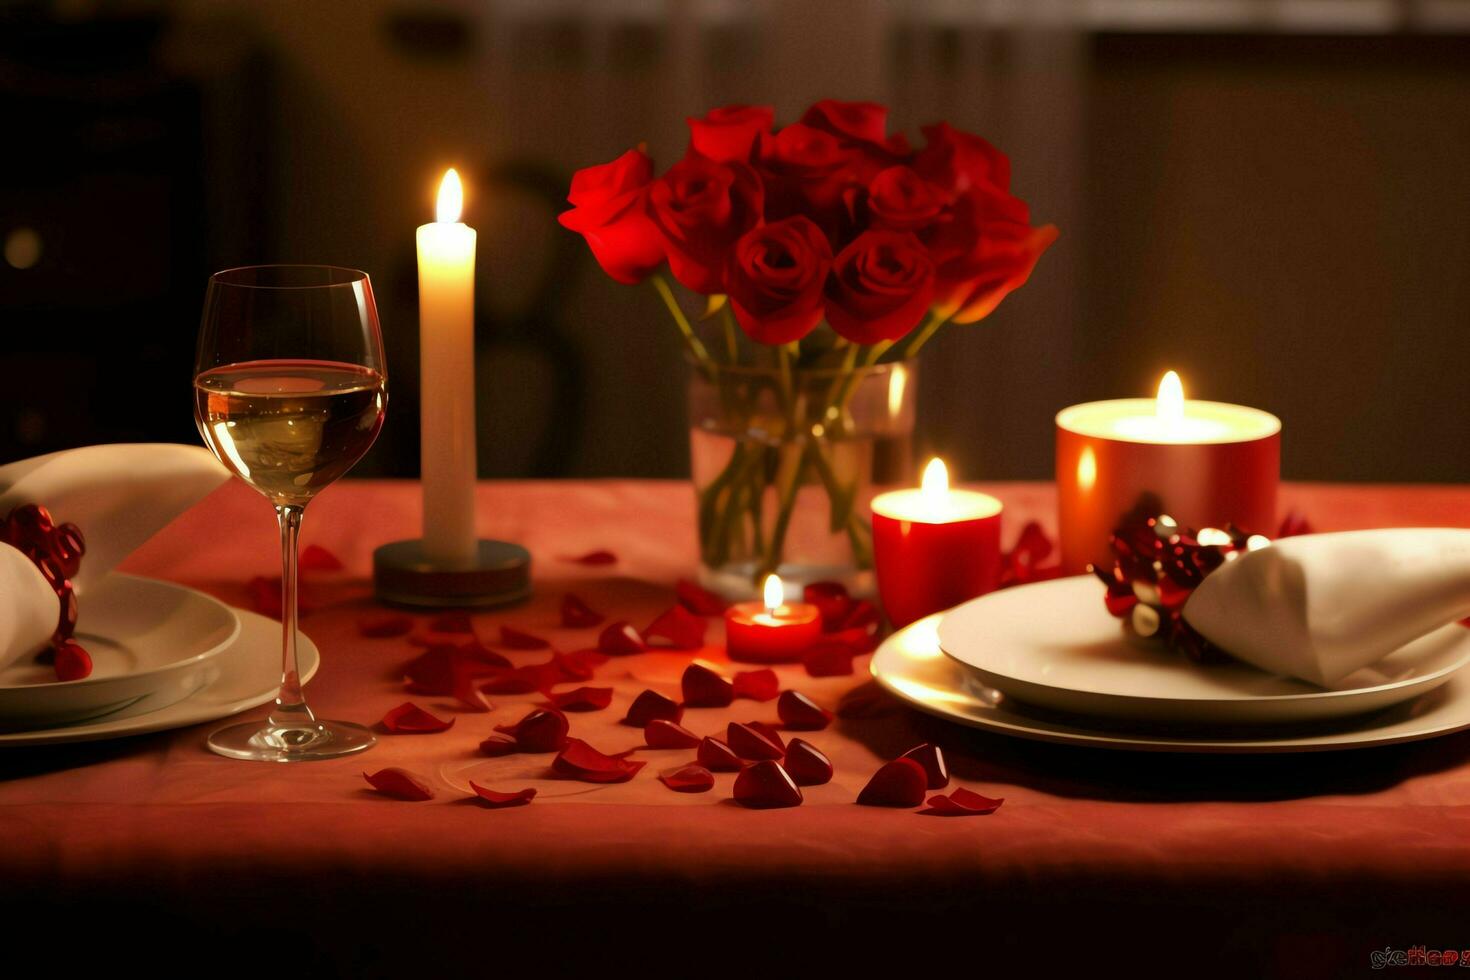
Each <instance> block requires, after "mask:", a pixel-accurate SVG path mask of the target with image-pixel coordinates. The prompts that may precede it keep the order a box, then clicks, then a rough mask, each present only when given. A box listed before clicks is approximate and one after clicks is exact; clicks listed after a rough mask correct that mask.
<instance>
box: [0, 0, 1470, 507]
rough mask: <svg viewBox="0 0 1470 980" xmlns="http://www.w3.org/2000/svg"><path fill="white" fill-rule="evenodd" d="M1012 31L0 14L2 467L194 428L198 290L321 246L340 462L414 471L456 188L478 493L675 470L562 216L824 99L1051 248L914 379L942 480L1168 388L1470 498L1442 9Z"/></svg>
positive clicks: (673, 15) (750, 18)
mask: <svg viewBox="0 0 1470 980" xmlns="http://www.w3.org/2000/svg"><path fill="white" fill-rule="evenodd" d="M1036 6H1037V8H1038V9H1042V8H1044V9H1045V10H1046V11H1048V16H1047V17H1045V18H1041V19H1025V18H1021V19H1017V16H1019V15H1016V16H1012V17H1011V18H1010V19H1006V18H999V19H997V17H995V16H993V14H994V11H995V10H996V9H998V8H997V5H994V4H979V3H977V4H973V5H968V4H926V3H920V2H907V3H906V2H881V0H848V2H843V0H809V2H803V3H784V4H783V3H774V2H765V3H750V4H710V3H693V2H677V0H670V2H668V3H666V4H649V3H624V2H621V0H617V2H614V0H605V2H601V3H594V2H590V0H589V2H584V3H563V4H556V5H552V4H544V3H541V4H538V3H534V2H530V0H524V2H521V0H516V2H512V0H499V2H483V0H481V2H468V0H466V2H463V3H426V2H421V3H411V2H388V0H359V2H349V0H314V2H311V3H299V2H294V0H259V2H243V0H236V2H231V0H179V2H173V3H165V2H155V3H148V2H134V3H126V4H115V3H96V4H89V3H68V4H64V5H58V4H50V3H20V4H16V3H11V4H9V5H6V4H0V123H3V126H4V127H5V131H6V138H5V139H4V140H3V141H0V142H3V143H4V144H5V147H4V149H0V243H4V244H5V245H6V249H7V254H9V253H10V250H11V247H12V245H14V244H15V243H16V239H15V235H16V234H17V232H22V233H24V234H32V235H34V239H35V240H39V242H40V243H41V246H42V247H41V251H40V255H39V257H38V258H37V259H36V260H35V261H34V263H32V264H30V265H29V266H28V267H26V268H16V267H15V264H14V263H11V262H8V261H7V262H5V263H0V329H3V330H4V335H5V338H6V340H5V346H4V347H3V354H0V458H3V459H10V458H15V457H19V456H23V455H29V454H31V453H34V452H40V451H45V450H48V449H52V448H59V447H63V446H67V445H75V444H80V443H84V442H89V441H97V440H99V439H138V438H167V439H181V440H190V439H193V438H195V436H194V434H193V426H192V420H191V418H190V415H189V412H190V406H189V397H188V385H189V370H190V364H191V362H192V347H193V334H194V330H195V326H196V323H197V315H198V305H199V301H200V299H201V297H202V293H203V285H204V279H205V277H206V276H207V274H208V272H209V271H211V270H212V269H215V268H222V267H226V266H229V265H235V264H243V263H250V262H261V261H320V262H330V263H336V264H344V265H353V266H358V267H361V268H365V269H367V270H368V271H369V272H370V273H371V274H372V275H373V278H374V281H375V285H376V288H377V290H378V295H379V301H380V307H381V310H382V314H383V321H384V329H385V333H386V336H387V339H388V343H389V358H390V360H389V363H390V375H391V380H390V384H391V388H392V399H391V402H390V410H389V415H390V422H389V425H388V428H387V430H386V431H385V434H384V437H383V438H382V439H381V440H380V443H379V445H378V446H377V447H376V448H375V449H374V450H373V452H372V454H371V455H370V456H369V458H368V459H366V460H365V461H364V462H363V464H362V465H361V466H360V467H359V469H358V471H357V472H358V473H359V474H389V475H412V474H413V473H414V472H415V470H416V466H417V418H416V415H415V411H414V409H415V405H416V403H417V382H416V370H417V355H416V346H417V333H416V331H417V323H416V315H415V302H416V298H415V288H416V286H415V281H414V266H413V228H414V226H415V225H417V224H420V223H422V222H424V221H426V220H429V218H430V217H431V213H432V200H433V191H434V186H435V183H436V181H437V179H438V176H439V174H440V173H442V171H443V169H444V168H445V167H446V166H450V165H454V166H458V167H460V168H461V170H462V172H463V173H464V174H465V176H466V179H467V181H468V183H469V188H470V199H469V203H468V210H467V214H466V220H468V221H469V222H470V223H471V224H473V225H475V226H476V227H478V228H479V230H480V233H481V252H480V256H481V258H480V266H479V268H480V281H479V289H480V296H481V304H480V309H481V314H482V322H481V323H480V326H479V333H478V336H479V343H480V346H481V356H480V364H479V372H480V379H481V383H480V415H481V440H482V448H481V454H480V456H481V467H482V472H483V473H484V474H485V475H487V476H514V475H647V476H677V475H681V474H683V473H684V472H686V466H687V448H686V446H685V420H684V405H683V393H682V385H681V371H682V368H681V365H680V362H679V355H678V350H677V346H676V343H675V340H674V335H673V332H672V328H671V327H670V325H669V324H668V323H667V321H666V316H665V315H664V314H663V313H662V311H661V310H660V309H659V307H658V305H657V301H656V299H655V298H654V296H653V295H652V293H651V292H649V291H647V290H645V289H641V288H640V289H634V288H627V287H622V286H618V285H616V284H613V283H611V282H610V281H608V280H606V279H604V278H603V277H602V276H601V275H600V274H599V273H598V271H597V270H596V268H595V266H594V265H593V264H592V263H591V262H590V260H589V259H588V258H587V256H586V255H585V254H584V251H583V250H582V249H581V247H580V245H579V244H578V243H577V242H576V241H575V240H574V239H572V238H571V236H570V235H568V234H567V233H564V232H562V231H561V230H560V229H559V228H557V226H556V225H555V223H554V215H555V213H556V211H557V210H559V208H560V204H559V197H560V195H561V194H562V192H563V190H564V187H565V184H566V181H567V179H568V177H569V175H570V173H571V171H572V170H573V169H574V168H576V167H578V166H584V165H587V164H589V163H594V162H601V161H603V160H606V159H610V158H611V157H613V156H615V155H616V154H618V153H620V152H622V151H623V150H624V149H626V148H627V147H628V146H630V145H633V144H635V143H638V142H640V141H645V142H647V143H648V145H649V148H650V152H652V153H653V154H654V155H655V158H656V159H657V160H658V161H659V162H660V163H661V164H663V165H666V164H667V163H668V162H670V161H671V160H672V159H674V158H676V157H677V156H678V155H679V154H680V153H682V150H683V145H684V141H685V131H684V127H683V118H684V117H685V116H686V115H690V114H697V113H700V112H702V111H703V110H704V109H706V108H708V107H710V106H712V105H718V104H722V103H725V102H735V101H748V102H769V103H772V104H774V105H776V107H777V110H778V118H781V119H786V120H789V119H792V118H794V117H795V115H796V114H798V113H799V112H800V110H801V108H802V107H803V106H804V105H805V104H807V103H808V102H810V101H812V100H814V99H816V98H820V97H823V96H828V95H830V96H835V97H841V98H874V99H879V100H883V101H886V102H888V103H890V104H891V105H892V106H893V107H894V118H893V124H894V126H896V127H901V128H906V129H909V130H911V131H912V130H914V129H916V128H917V126H918V125H920V124H921V123H925V122H929V121H933V120H935V119H940V118H947V119H950V120H951V121H952V122H954V124H955V125H958V126H961V127H963V128H969V129H973V130H975V131H978V132H981V133H983V134H985V135H987V136H988V137H990V138H992V139H993V140H994V141H995V142H996V143H997V144H998V145H1000V146H1001V147H1002V148H1003V149H1005V150H1006V151H1007V152H1009V153H1010V155H1011V156H1012V158H1013V161H1014V164H1015V170H1016V184H1017V189H1018V191H1019V193H1021V194H1022V196H1024V197H1025V198H1026V199H1027V200H1028V201H1030V203H1031V205H1032V208H1033V211H1034V213H1035V214H1036V216H1037V218H1038V219H1039V220H1043V221H1054V222H1056V223H1057V224H1058V225H1059V226H1060V227H1061V228H1062V233H1063V235H1062V239H1061V240H1060V242H1059V243H1058V244H1057V246H1055V247H1054V249H1053V250H1052V252H1050V253H1049V254H1048V255H1047V256H1046V257H1045V258H1044V259H1043V261H1042V264H1041V265H1040V267H1039V268H1038V270H1037V272H1036V274H1035V276H1034V277H1033V279H1032V281H1031V283H1030V284H1029V285H1028V286H1027V287H1026V289H1025V290H1023V291H1022V292H1020V293H1018V294H1016V295H1014V296H1013V297H1012V298H1011V299H1009V300H1008V301H1007V302H1006V304H1005V305H1004V306H1003V307H1002V308H1001V310H1000V311H999V312H998V313H997V314H996V315H995V316H994V317H992V318H991V319H990V320H988V321H986V322H985V323H984V324H982V325H980V326H978V327H975V328H963V329H956V330H951V331H949V332H948V334H947V335H944V336H942V337H941V338H940V339H939V340H938V341H937V342H936V343H935V344H934V345H932V346H931V348H930V350H929V353H928V354H927V355H926V360H925V364H924V367H923V377H922V381H921V423H920V425H921V437H920V442H921V444H922V445H923V446H925V447H926V448H929V449H935V450H940V451H943V452H944V453H946V454H947V455H948V456H950V457H951V458H952V460H953V461H954V462H955V463H956V465H957V468H958V469H959V470H960V472H961V473H962V474H963V475H965V476H968V477H974V478H990V479H999V478H1011V477H1017V478H1019V477H1033V478H1034V477H1043V476H1046V475H1047V474H1048V472H1049V469H1050V459H1051V417H1052V415H1053V414H1054V413H1055V412H1056V410H1057V409H1058V408H1060V407H1062V406H1064V405H1067V404H1070V403H1073V402H1076V401H1081V400H1086V399H1091V398H1102V397H1117V396H1125V395H1136V394H1145V393H1148V392H1149V391H1151V389H1152V387H1153V386H1154V384H1155V383H1156V381H1157V378H1158V376H1159V375H1160V374H1161V373H1162V372H1163V371H1164V370H1165V369H1167V368H1170V367H1172V368H1177V369H1178V370H1179V371H1180V372H1181V373H1182V374H1183V375H1184V378H1185V381H1186V385H1187V386H1188V388H1189V391H1190V393H1191V395H1197V396H1199V397H1209V398H1218V399H1222V400H1230V401H1239V402H1245V403H1248V404H1252V405H1257V406H1260V407H1263V408H1266V409H1269V410H1271V411H1274V412H1276V413H1277V414H1279V415H1281V416H1282V418H1283V419H1284V421H1285V424H1286V443H1285V463H1284V466H1285V470H1286V473H1287V475H1288V476H1289V477H1295V478H1304V479H1324V480H1430V481H1467V480H1470V452H1467V451H1466V450H1467V448H1470V412H1467V411H1466V410H1465V409H1464V407H1463V404H1464V396H1463V391H1464V389H1465V379H1466V378H1467V377H1470V341H1467V328H1470V221H1467V218H1470V213H1467V212H1470V33H1467V31H1470V20H1467V19H1465V18H1462V19H1461V20H1460V21H1459V22H1456V21H1454V20H1453V19H1450V20H1443V19H1440V20H1435V19H1433V18H1428V17H1427V16H1421V15H1420V14H1419V13H1416V12H1420V10H1421V7H1425V8H1426V9H1427V6H1428V5H1421V4H1413V3H1393V2H1385V3H1371V2H1370V3H1368V4H1364V3H1350V4H1346V5H1344V4H1341V3H1338V4H1335V5H1331V6H1335V7H1336V8H1341V9H1344V10H1349V11H1362V10H1377V11H1380V12H1381V13H1382V14H1383V16H1381V17H1378V18H1377V19H1370V20H1368V21H1361V22H1360V21H1358V20H1352V18H1348V22H1345V23H1346V26H1344V24H1343V23H1339V22H1336V21H1332V20H1331V18H1328V19H1326V20H1323V19H1321V18H1319V19H1317V20H1312V21H1310V22H1309V23H1306V24H1305V25H1303V23H1301V22H1299V21H1298V20H1293V19H1292V18H1293V17H1294V16H1295V15H1294V14H1291V12H1292V11H1300V10H1311V9H1325V8H1322V7H1319V8H1312V7H1311V6H1310V5H1309V4H1304V3H1303V2H1301V0H1298V2H1296V3H1260V2H1242V3H1240V4H1237V5H1235V6H1234V7H1232V6H1231V5H1229V4H1214V5H1213V6H1212V7H1211V9H1215V10H1226V11H1227V12H1229V11H1230V10H1238V12H1239V13H1240V16H1232V17H1226V18H1225V19H1224V21H1223V22H1201V21H1192V22H1190V23H1187V24H1180V23H1178V22H1177V20H1178V18H1177V17H1175V16H1174V15H1173V14H1171V13H1170V11H1177V10H1179V9H1182V8H1179V7H1172V8H1171V7H1170V5H1169V4H1167V3H1163V4H1159V3H1154V4H1151V5H1150V4H1132V5H1129V4H1115V5H1113V6H1114V7H1116V8H1119V9H1123V8H1127V9H1136V10H1145V11H1153V15H1152V16H1151V18H1141V19H1140V18H1134V19H1132V20H1130V19H1128V18H1123V19H1121V20H1119V19H1116V18H1115V19H1113V20H1107V19H1101V20H1100V19H1098V18H1096V17H1089V16H1085V15H1084V14H1085V10H1086V9H1090V8H1091V6H1095V5H1080V4H1067V3H1052V4H1038V5H1036ZM1194 6H1198V5H1194ZM1206 6H1210V5H1206ZM1442 6H1443V5H1440V7H1442ZM1018 9H1029V8H1028V7H1027V5H1019V6H1018V7H1016V8H1015V9H1013V10H1012V13H1013V14H1014V13H1015V10H1018ZM1435 9H1439V7H1436V8H1435ZM987 11H989V12H990V13H987ZM1288 15H1290V16H1288ZM1171 17H1172V18H1173V19H1171ZM1349 28H1351V29H1350V30H1349ZM24 234H23V236H22V240H21V241H20V245H25V244H26V241H30V239H25V238H24ZM24 253H25V250H24V249H22V250H21V252H20V253H16V254H18V255H20V257H21V258H24V257H25V254H24Z"/></svg>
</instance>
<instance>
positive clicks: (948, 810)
mask: <svg viewBox="0 0 1470 980" xmlns="http://www.w3.org/2000/svg"><path fill="white" fill-rule="evenodd" d="M1004 802H1005V798H1004V797H1001V798H1000V799H995V800H992V799H991V798H990V797H988V796H981V795H980V794H979V793H975V792H971V791H970V790H967V789H965V788H964V787H963V786H961V787H959V788H958V789H956V790H954V791H953V792H951V793H950V794H949V795H948V796H931V797H929V806H928V807H927V808H926V809H923V810H920V811H919V812H920V813H923V814H926V815H929V816H935V817H969V816H977V817H978V816H984V815H986V814H988V813H994V812H995V811H996V810H999V809H1000V805H1001V804H1002V803H1004Z"/></svg>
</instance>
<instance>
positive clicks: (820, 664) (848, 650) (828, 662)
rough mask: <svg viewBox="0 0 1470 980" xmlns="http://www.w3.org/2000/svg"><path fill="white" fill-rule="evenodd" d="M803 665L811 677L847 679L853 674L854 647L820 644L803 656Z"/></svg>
mask: <svg viewBox="0 0 1470 980" xmlns="http://www.w3.org/2000/svg"><path fill="white" fill-rule="evenodd" d="M801 665H802V666H803V667H805V668H806V672H807V675H808V676H811V677H846V676H847V675H848V674H851V673H852V647H849V646H847V645H845V644H842V643H818V644H817V645H816V646H814V647H812V648H811V649H810V650H808V651H807V652H806V653H804V654H802V655H801Z"/></svg>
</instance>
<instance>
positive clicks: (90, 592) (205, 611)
mask: <svg viewBox="0 0 1470 980" xmlns="http://www.w3.org/2000/svg"><path fill="white" fill-rule="evenodd" d="M78 611H79V616H78V618H77V629H76V638H77V642H79V643H80V644H81V645H82V646H83V647H85V648H86V650H87V653H88V654H90V655H91V657H92V673H91V675H90V676H88V677H84V678H82V679H81V680H75V681H58V680H57V679H56V674H55V672H54V670H53V668H52V667H51V666H50V665H49V664H39V663H36V662H35V661H34V660H33V659H31V658H29V657H26V658H23V659H22V660H20V661H18V662H16V663H12V664H9V665H7V666H6V667H5V668H4V669H0V730H8V731H20V730H31V729H36V728H43V727H46V726H48V725H74V724H78V723H83V722H88V721H96V720H100V719H102V718H108V717H117V718H122V717H126V716H128V715H138V714H144V713H146V712H149V711H156V710H158V709H160V708H164V707H167V706H168V705H170V704H173V703H174V702H175V701H180V700H182V699H184V698H186V697H188V696H189V695H191V694H193V693H194V692H195V691H198V690H200V689H201V688H203V687H204V686H205V685H207V684H209V683H210V682H212V681H213V680H214V679H215V678H216V677H218V676H219V664H218V658H219V655H220V653H221V652H222V651H223V650H224V649H225V647H227V646H229V644H230V643H231V642H233V641H234V639H235V637H236V636H237V635H238V634H239V632H240V621H239V619H237V618H236V616H235V611H234V610H233V609H231V608H230V607H229V606H227V605H225V604H224V603H223V602H220V601H219V600H218V599H215V598H213V597H212V596H207V595H205V594H204V593H202V592H196V591H194V590H193V589H186V588H184V587H183V586H181V585H174V584H172V583H170V582H159V581H156V580H154V579H148V578H138V577H136V576H133V575H118V574H112V575H108V576H107V577H105V578H103V579H101V580H100V581H98V582H96V583H94V584H93V585H92V586H91V587H90V588H88V589H87V592H86V594H85V595H83V596H81V597H80V601H79V603H78Z"/></svg>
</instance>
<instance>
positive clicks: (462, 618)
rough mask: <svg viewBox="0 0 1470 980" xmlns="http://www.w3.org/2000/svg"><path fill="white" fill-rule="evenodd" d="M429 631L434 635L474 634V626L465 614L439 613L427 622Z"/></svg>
mask: <svg viewBox="0 0 1470 980" xmlns="http://www.w3.org/2000/svg"><path fill="white" fill-rule="evenodd" d="M429 629H430V630H432V631H433V632H435V633H469V634H471V635H473V634H474V632H475V624H474V623H472V622H470V617H469V615H468V614H467V613H462V612H457V613H440V614H439V615H438V616H435V617H434V618H433V619H431V620H429Z"/></svg>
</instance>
